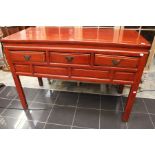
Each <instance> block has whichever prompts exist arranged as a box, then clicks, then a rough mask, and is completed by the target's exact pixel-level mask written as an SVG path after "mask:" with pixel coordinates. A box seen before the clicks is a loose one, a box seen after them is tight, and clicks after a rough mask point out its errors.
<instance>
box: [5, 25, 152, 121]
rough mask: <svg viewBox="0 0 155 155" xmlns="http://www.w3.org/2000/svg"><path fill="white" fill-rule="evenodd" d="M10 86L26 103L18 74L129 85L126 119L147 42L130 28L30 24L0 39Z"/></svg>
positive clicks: (141, 68) (138, 80)
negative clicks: (6, 61)
mask: <svg viewBox="0 0 155 155" xmlns="http://www.w3.org/2000/svg"><path fill="white" fill-rule="evenodd" d="M2 43H3V47H4V52H5V54H6V58H7V60H8V63H9V65H10V69H11V72H12V75H13V78H14V81H15V85H16V89H17V92H18V95H19V98H20V100H21V104H22V106H23V108H24V109H27V108H28V105H27V102H26V99H25V95H24V92H23V89H22V85H21V82H20V79H19V76H22V75H24V76H33V77H39V78H42V77H47V78H52V79H63V80H75V81H85V82H95V83H107V84H108V83H109V84H118V85H121V86H123V85H131V89H130V93H129V95H128V100H127V102H126V107H125V111H124V113H123V115H122V120H123V121H128V118H129V115H130V112H131V109H132V106H133V103H134V100H135V97H136V93H137V90H138V86H139V83H140V81H141V76H142V74H143V69H144V67H145V64H146V61H147V57H148V54H149V49H150V44H149V43H148V42H147V41H146V40H145V39H144V38H143V37H142V36H141V35H139V34H138V33H137V32H136V31H134V30H119V29H112V28H95V27H31V28H28V29H26V30H22V31H20V32H17V33H15V34H12V35H10V36H8V37H6V38H3V39H2Z"/></svg>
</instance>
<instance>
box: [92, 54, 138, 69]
mask: <svg viewBox="0 0 155 155" xmlns="http://www.w3.org/2000/svg"><path fill="white" fill-rule="evenodd" d="M138 63H139V58H138V57H127V56H113V55H112V56H111V55H102V54H95V62H94V64H95V65H99V66H109V67H123V68H137V67H138Z"/></svg>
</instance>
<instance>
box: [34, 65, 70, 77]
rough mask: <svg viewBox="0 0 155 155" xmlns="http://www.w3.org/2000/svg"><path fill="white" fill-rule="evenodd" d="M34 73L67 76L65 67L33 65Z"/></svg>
mask: <svg viewBox="0 0 155 155" xmlns="http://www.w3.org/2000/svg"><path fill="white" fill-rule="evenodd" d="M34 73H39V74H48V75H64V76H68V70H67V68H61V67H44V66H34Z"/></svg>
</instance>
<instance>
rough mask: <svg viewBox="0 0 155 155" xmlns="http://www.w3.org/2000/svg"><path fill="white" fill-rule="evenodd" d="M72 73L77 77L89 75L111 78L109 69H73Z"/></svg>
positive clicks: (90, 76) (91, 76)
mask: <svg viewBox="0 0 155 155" xmlns="http://www.w3.org/2000/svg"><path fill="white" fill-rule="evenodd" d="M71 75H72V76H76V77H89V78H100V79H109V78H110V74H109V71H99V70H85V69H72V73H71Z"/></svg>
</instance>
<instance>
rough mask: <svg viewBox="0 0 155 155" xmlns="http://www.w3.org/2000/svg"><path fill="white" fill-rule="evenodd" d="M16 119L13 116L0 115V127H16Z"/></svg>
mask: <svg viewBox="0 0 155 155" xmlns="http://www.w3.org/2000/svg"><path fill="white" fill-rule="evenodd" d="M18 121H19V120H17V119H13V118H7V117H0V129H16V128H17V124H18Z"/></svg>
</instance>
